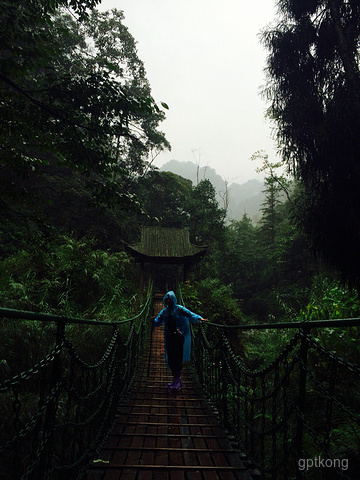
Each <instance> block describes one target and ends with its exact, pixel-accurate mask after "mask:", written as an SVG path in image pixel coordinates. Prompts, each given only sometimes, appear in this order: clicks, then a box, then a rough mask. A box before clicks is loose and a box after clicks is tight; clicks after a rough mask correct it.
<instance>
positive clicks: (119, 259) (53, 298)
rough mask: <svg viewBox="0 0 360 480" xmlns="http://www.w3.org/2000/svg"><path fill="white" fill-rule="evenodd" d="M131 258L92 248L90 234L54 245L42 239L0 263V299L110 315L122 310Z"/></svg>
mask: <svg viewBox="0 0 360 480" xmlns="http://www.w3.org/2000/svg"><path fill="white" fill-rule="evenodd" d="M129 262H130V260H129V258H128V257H127V255H126V254H125V253H110V252H105V251H100V250H94V248H93V241H92V240H91V239H86V238H83V239H82V240H74V239H72V238H69V237H60V238H59V239H58V241H57V243H56V244H50V245H49V244H45V243H43V242H41V243H39V244H36V245H33V246H32V247H30V248H29V249H28V250H21V251H19V252H18V253H16V254H13V255H12V256H10V257H8V258H7V259H5V260H4V261H3V262H2V269H1V276H0V299H1V304H2V305H4V306H6V307H8V308H19V309H24V310H33V311H42V312H48V313H61V314H65V315H68V316H87V317H89V316H90V317H91V318H93V317H94V316H95V315H96V316H98V317H103V318H109V319H113V316H114V315H116V316H119V315H124V314H125V311H126V310H125V303H124V302H125V298H124V293H125V292H126V289H125V285H129V279H126V272H128V273H129V270H128V265H129ZM130 285H131V283H130Z"/></svg>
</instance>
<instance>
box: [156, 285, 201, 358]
mask: <svg viewBox="0 0 360 480" xmlns="http://www.w3.org/2000/svg"><path fill="white" fill-rule="evenodd" d="M166 298H171V300H172V301H173V305H172V306H171V307H169V306H167V305H165V299H166ZM163 301H164V305H165V308H163V309H162V310H161V312H160V313H159V315H158V316H157V317H156V318H155V320H154V328H155V327H159V326H160V325H162V324H163V323H164V322H165V328H164V343H165V361H166V365H167V366H168V367H169V364H168V357H167V349H166V334H167V329H168V319H169V313H171V317H172V318H173V319H174V320H175V322H176V327H177V328H178V329H179V330H180V332H181V333H182V334H183V335H184V346H183V360H182V361H183V362H188V361H189V360H190V353H191V332H190V323H189V322H192V323H200V320H201V319H202V317H201V316H200V315H197V314H196V313H193V312H191V311H190V310H188V309H187V308H185V307H183V306H182V305H178V304H177V300H176V296H175V293H174V292H172V291H170V292H167V294H166V295H165V297H164V299H163Z"/></svg>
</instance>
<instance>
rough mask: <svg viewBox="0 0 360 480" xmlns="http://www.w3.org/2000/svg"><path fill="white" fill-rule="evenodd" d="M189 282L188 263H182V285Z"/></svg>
mask: <svg viewBox="0 0 360 480" xmlns="http://www.w3.org/2000/svg"><path fill="white" fill-rule="evenodd" d="M186 282H190V263H189V262H185V263H184V283H186Z"/></svg>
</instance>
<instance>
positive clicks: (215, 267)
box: [0, 0, 360, 444]
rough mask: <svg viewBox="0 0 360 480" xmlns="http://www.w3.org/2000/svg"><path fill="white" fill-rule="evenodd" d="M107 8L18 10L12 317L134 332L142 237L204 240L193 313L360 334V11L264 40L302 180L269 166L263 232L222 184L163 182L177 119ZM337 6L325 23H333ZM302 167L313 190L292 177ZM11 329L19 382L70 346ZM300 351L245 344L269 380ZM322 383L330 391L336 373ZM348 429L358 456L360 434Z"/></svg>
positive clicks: (9, 228) (1, 300)
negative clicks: (134, 249) (236, 208)
mask: <svg viewBox="0 0 360 480" xmlns="http://www.w3.org/2000/svg"><path fill="white" fill-rule="evenodd" d="M97 3H98V2H97V1H95V0H94V1H90V0H88V1H80V0H79V1H76V0H72V1H61V2H60V1H56V0H52V1H48V2H45V3H44V2H41V1H33V2H11V1H5V2H3V8H2V10H1V12H0V21H1V25H2V30H1V34H0V40H1V41H2V47H1V57H0V65H1V69H0V71H1V74H0V119H1V120H0V123H1V127H2V128H1V129H0V140H1V145H2V146H1V150H0V174H1V178H2V185H1V194H0V218H1V221H0V234H1V240H0V253H1V259H0V267H1V268H0V304H1V306H3V307H8V308H18V309H25V310H32V311H41V312H48V313H57V314H62V315H67V316H76V317H79V316H81V317H86V318H97V319H101V320H113V319H122V318H126V317H130V316H132V315H133V313H134V312H135V311H136V309H137V308H138V306H139V304H140V302H141V294H142V293H143V292H139V291H138V279H139V266H138V265H137V264H136V263H135V261H134V260H133V259H131V258H130V257H129V256H128V254H127V253H126V249H125V246H126V244H127V243H135V242H136V241H138V237H139V231H140V226H141V225H153V224H155V225H159V226H164V227H184V228H185V227H186V228H188V229H189V231H190V238H191V241H192V242H193V243H195V244H200V245H207V246H208V251H207V255H206V256H205V257H204V259H203V260H202V261H201V262H200V263H199V264H197V265H195V266H194V267H193V272H192V278H193V282H192V283H191V284H186V285H184V287H183V295H184V298H185V300H186V304H187V306H188V307H189V308H191V309H193V310H194V311H197V312H201V314H202V315H203V316H204V317H206V318H209V319H210V320H212V321H213V322H214V323H224V324H226V325H237V324H239V323H258V322H261V323H274V322H281V321H299V320H301V321H309V320H325V319H329V318H332V319H336V318H344V317H358V316H359V315H360V302H359V296H358V294H359V292H358V288H353V285H355V287H357V286H358V283H357V281H358V272H359V271H360V270H359V268H358V257H359V256H358V254H357V245H358V243H359V242H358V233H359V232H358V223H359V222H358V211H357V210H358V209H359V204H360V202H359V198H358V193H357V192H358V188H357V183H358V176H357V173H356V172H357V170H358V167H357V166H356V159H357V155H358V151H359V148H358V135H355V133H356V128H357V125H358V122H357V120H356V121H355V122H353V118H354V117H356V118H358V116H357V115H358V91H359V89H355V87H354V85H355V86H356V85H357V84H358V80H357V79H356V78H357V77H356V78H355V77H354V78H350V77H351V75H350V76H349V70H348V68H347V66H346V65H345V63H346V62H345V57H344V51H342V50H341V49H340V46H339V45H340V43H339V37H338V35H339V33H338V32H337V30H336V32H335V30H334V29H335V27H336V26H339V25H338V24H337V23H336V21H335V20H336V19H335V17H334V14H335V13H336V9H337V10H338V11H339V12H340V13H341V14H342V13H343V12H342V8H346V9H348V10H346V12H345V13H346V14H347V15H345V17H344V18H345V20H346V21H344V22H342V24H341V25H340V26H341V28H343V29H345V30H346V32H347V33H348V35H347V39H348V41H349V42H350V46H348V47H349V48H350V50H348V52H350V53H354V48H355V47H354V38H355V37H354V35H355V36H356V35H358V33H357V32H358V27H357V26H356V25H358V22H356V21H355V20H356V19H357V15H358V13H359V12H358V10H356V9H355V8H353V7H352V6H351V5H353V3H354V2H347V3H346V6H343V7H336V4H337V2H329V5H330V3H331V5H335V6H334V7H332V8H327V6H326V8H325V4H324V2H306V5H305V4H304V6H302V7H301V8H300V7H299V6H298V8H297V9H296V8H295V7H296V5H297V4H299V5H300V3H301V2H300V3H299V2H295V1H292V2H285V1H284V2H280V3H281V6H282V10H283V11H284V12H285V14H286V15H285V17H286V19H288V20H289V23H286V22H283V23H281V24H280V25H279V26H278V27H276V28H275V29H274V30H272V31H269V32H267V34H265V36H264V38H265V43H266V44H267V46H268V47H269V48H270V50H271V52H272V53H271V55H270V57H269V75H270V78H271V81H270V85H269V90H268V94H269V96H270V97H271V98H272V100H273V104H272V106H271V108H270V110H269V114H270V115H271V116H272V117H273V118H274V119H276V120H277V121H278V122H279V135H278V139H279V144H280V146H281V147H282V149H283V154H284V162H280V163H278V164H272V163H271V162H270V160H269V159H268V157H267V156H266V154H265V153H264V152H257V153H255V154H254V160H256V161H259V160H260V161H261V162H262V165H261V166H260V167H259V169H260V170H261V171H262V172H264V173H265V174H266V178H265V182H264V194H265V200H264V203H263V205H262V209H261V215H262V216H261V219H260V221H259V223H258V224H254V223H253V222H252V221H251V219H250V218H249V217H248V216H247V215H244V216H243V218H242V219H241V220H239V221H234V220H231V219H229V218H227V212H226V201H224V202H223V203H224V205H221V206H220V205H219V203H218V202H217V200H216V193H215V189H214V187H213V185H212V184H211V183H210V182H209V181H208V180H202V181H200V182H198V183H197V184H196V185H193V184H192V183H191V182H190V181H189V180H186V179H184V178H182V177H181V176H179V175H175V174H172V173H169V172H159V171H158V170H156V169H155V168H153V167H152V158H153V157H154V156H155V155H156V154H157V152H158V151H159V150H161V149H164V148H169V147H170V146H169V144H168V142H167V140H166V138H165V137H164V135H163V134H162V132H161V131H159V124H160V122H161V121H162V120H163V119H164V115H165V113H164V111H165V110H166V109H167V108H168V106H167V105H166V104H165V103H164V102H162V103H160V106H158V105H157V104H156V102H155V100H154V99H153V98H152V96H151V89H150V85H149V83H148V81H147V79H146V74H145V69H144V65H143V63H142V62H141V60H140V59H139V58H138V56H137V52H136V43H135V40H134V39H133V37H132V36H131V34H130V32H129V31H128V29H127V28H126V27H125V25H124V15H123V13H122V12H119V11H116V10H114V11H112V12H111V13H109V12H105V13H99V12H97V11H96V10H92V7H94V6H95V5H96V4H97ZM323 4H324V5H323ZM320 5H322V6H324V11H323V12H324V13H323V15H315V13H316V12H317V9H318V7H319V8H320ZM344 5H345V4H344ZM64 6H65V7H69V8H70V7H71V8H72V9H73V11H72V14H71V15H69V13H68V10H63V9H62V8H60V7H64ZM334 9H335V10H334ZM339 9H340V10H339ZM355 10H356V11H355ZM14 19H16V21H14ZM315 20H316V21H317V22H318V24H316V25H315V23H314V22H313V21H315ZM352 25H353V26H354V28H352ZM355 26H356V28H355ZM315 27H316V28H315ZM335 33H336V35H335ZM305 34H306V35H305ZM329 39H330V40H331V42H330V43H328V41H329ZM299 42H300V43H299ZM290 47H291V48H290ZM295 47H296V48H295ZM315 51H316V52H317V54H316V55H315V54H314V52H315ZM345 53H346V52H345ZM285 54H286V55H285ZM355 63H356V62H355ZM334 64H336V65H337V67H338V68H337V69H335V70H333V69H332V66H333V65H334ZM299 69H300V71H299ZM314 72H317V73H316V75H315V77H316V81H315V80H314V78H313V77H312V76H313V75H314ZM331 72H333V73H331ZM353 73H356V72H353ZM329 75H330V77H329ZM272 82H273V83H272ZM319 92H325V95H323V97H322V100H321V101H320V93H319ZM303 95H305V97H304V96H303ZM300 98H301V102H300V100H299V99H300ZM304 98H305V99H306V101H304ZM349 104H351V108H350V109H349V111H347V109H346V108H345V107H346V105H349ZM314 112H315V113H314ZM315 114H316V115H315ZM309 118H310V119H311V122H310V121H304V119H309ZM338 118H340V119H341V122H340V124H338V123H337V120H336V122H335V119H338ZM334 122H335V123H334ZM334 132H335V133H334ZM344 132H345V133H346V135H343V133H344ZM354 132H355V133H354ZM315 133H316V135H315ZM330 140H331V141H330ZM334 142H338V143H337V144H336V148H334ZM314 145H315V147H314ZM314 148H315V150H314ZM292 165H294V166H295V174H296V175H295V176H296V177H297V178H296V180H295V179H294V178H292V177H289V176H288V175H287V174H285V173H279V170H280V168H282V167H283V166H288V167H289V166H292ZM328 165H330V167H331V168H328ZM343 165H345V168H344V169H343V168H342V166H343ZM338 186H340V188H339V189H338ZM345 193H346V194H345ZM348 193H349V195H348ZM299 225H300V226H302V229H299V228H298V227H299ZM348 227H350V230H347V228H348ZM332 242H334V243H333V244H332ZM330 244H331V245H330ZM314 251H315V252H317V253H318V256H317V257H314V256H313V253H314ZM323 258H325V259H326V260H327V262H326V263H325V264H324V263H323V262H322V260H323ZM329 260H330V263H329ZM161 268H162V267H159V269H161ZM177 273H178V271H176V274H177ZM162 274H163V275H172V274H173V269H172V268H171V267H169V266H166V267H164V269H163V270H162ZM174 276H175V275H174ZM344 279H345V280H346V281H347V283H346V282H344ZM0 328H1V338H2V342H1V347H0V376H1V378H6V377H7V376H10V375H13V374H15V373H18V372H21V371H23V370H25V369H27V368H29V367H30V366H31V365H33V364H34V363H36V362H37V361H38V359H39V358H41V357H42V355H43V354H44V353H45V352H47V351H48V346H49V345H52V344H53V341H54V331H53V330H52V328H50V327H47V326H45V325H43V324H40V323H34V322H27V321H24V322H19V323H15V322H12V321H9V320H2V321H1V325H0ZM68 333H69V336H70V338H71V339H72V341H73V342H74V345H75V346H76V348H77V349H78V350H79V352H81V355H82V356H83V357H84V358H97V357H100V356H101V353H102V348H103V346H104V345H106V343H107V341H106V337H107V335H108V333H107V330H106V329H104V330H102V331H101V332H100V330H99V329H96V330H94V329H93V328H90V327H80V326H70V327H69V332H68ZM314 333H316V338H317V340H316V341H317V342H318V344H319V345H320V346H322V347H325V348H326V349H329V350H336V351H337V354H339V355H340V356H342V357H343V358H344V359H346V360H348V361H350V362H352V363H356V362H357V358H358V355H359V346H358V345H359V342H358V340H359V333H358V330H357V329H355V328H352V329H344V330H343V329H339V328H332V329H318V330H317V331H316V332H314ZM291 336H292V333H291V332H289V331H285V330H282V331H281V332H276V333H274V332H271V331H270V330H262V331H261V332H258V333H254V332H247V333H243V334H234V335H232V338H231V339H230V340H231V344H232V346H233V348H234V349H235V351H236V354H237V355H238V356H239V357H241V359H242V360H243V361H245V362H246V364H247V365H248V366H249V367H251V368H261V367H262V366H266V365H267V364H269V363H270V362H271V361H272V360H273V359H274V358H275V357H276V356H277V355H278V354H279V352H280V351H281V350H282V349H283V348H284V346H285V345H286V344H287V343H288V342H289V340H290V338H291ZM94 345H95V346H96V349H95V351H94ZM309 362H310V363H311V362H312V364H313V365H316V359H315V358H309ZM319 375H320V377H322V378H326V367H325V366H324V365H319ZM315 397H316V394H314V398H315ZM338 425H339V427H338V431H337V432H336V434H337V436H338V442H339V444H340V443H341V439H342V436H348V437H349V435H350V434H349V433H348V430H347V429H348V427H347V429H346V428H345V427H344V428H343V426H342V424H341V421H339V422H338Z"/></svg>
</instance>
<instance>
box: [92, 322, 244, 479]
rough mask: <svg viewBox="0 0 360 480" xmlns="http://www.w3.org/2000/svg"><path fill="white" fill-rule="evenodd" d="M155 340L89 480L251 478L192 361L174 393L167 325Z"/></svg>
mask: <svg viewBox="0 0 360 480" xmlns="http://www.w3.org/2000/svg"><path fill="white" fill-rule="evenodd" d="M151 343H152V348H151V356H150V357H148V358H149V360H150V361H148V358H146V356H145V361H144V363H143V365H142V367H141V368H140V371H139V372H138V375H137V378H136V381H135V383H134V384H133V387H132V390H131V392H130V395H129V397H128V399H127V400H126V401H124V403H123V404H120V405H119V408H118V414H117V420H116V424H115V426H114V429H113V431H112V432H111V435H110V436H109V438H108V441H107V443H106V445H105V447H104V448H103V450H102V452H101V454H100V455H99V459H97V460H96V461H95V462H94V463H93V464H92V466H91V468H90V469H89V470H88V472H87V480H152V479H154V480H240V479H241V480H243V479H251V476H250V474H249V472H248V471H247V470H246V468H245V466H244V464H243V461H242V456H241V454H240V453H239V452H238V451H237V450H236V449H235V448H234V447H233V445H232V444H231V443H230V441H229V440H228V438H227V436H226V434H225V432H224V430H223V428H222V427H221V425H220V424H219V422H218V420H217V419H216V416H215V414H214V412H213V410H212V409H211V407H210V405H209V404H208V402H207V400H206V399H205V397H204V395H203V394H202V392H201V389H200V387H199V386H198V384H197V383H196V380H195V379H194V378H193V376H192V375H191V372H190V370H189V368H188V367H187V366H186V367H185V368H184V370H183V375H182V378H183V383H184V387H183V389H182V391H181V392H180V393H176V394H171V393H168V390H167V388H166V383H167V382H169V381H171V380H172V377H171V372H170V371H169V370H168V369H167V368H166V365H165V362H164V346H163V330H162V328H158V329H156V330H155V332H154V333H153V338H152V342H151ZM100 459H101V461H100Z"/></svg>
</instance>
